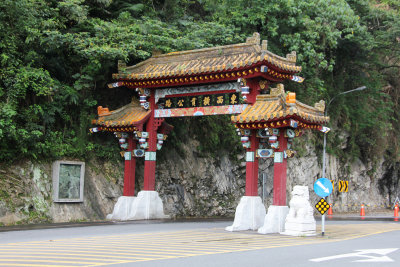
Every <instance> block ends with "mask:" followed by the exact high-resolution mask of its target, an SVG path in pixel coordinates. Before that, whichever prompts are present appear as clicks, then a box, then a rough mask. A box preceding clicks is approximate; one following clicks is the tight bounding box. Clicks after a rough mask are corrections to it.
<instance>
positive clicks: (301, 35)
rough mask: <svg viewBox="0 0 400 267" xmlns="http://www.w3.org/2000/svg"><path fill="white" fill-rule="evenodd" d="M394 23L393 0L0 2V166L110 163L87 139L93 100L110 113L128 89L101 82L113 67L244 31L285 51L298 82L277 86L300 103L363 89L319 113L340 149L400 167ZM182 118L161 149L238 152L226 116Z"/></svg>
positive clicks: (110, 152)
mask: <svg viewBox="0 0 400 267" xmlns="http://www.w3.org/2000/svg"><path fill="white" fill-rule="evenodd" d="M399 16H400V15H399V4H398V1H394V0H382V1H373V0H371V1H369V0H357V1H353V0H347V1H346V0H329V1H322V0H308V1H306V0H296V1H294V0H290V1H288V0H271V1H261V0H251V1H249V0H235V1H231V0H229V1H228V0H217V1H211V0H195V1H192V0H190V1H189V0H152V1H149V0H113V1H112V0H63V1H54V0H3V1H1V2H0V151H1V153H0V161H11V160H16V159H19V158H30V159H43V158H46V159H53V158H59V157H77V158H86V157H91V156H92V155H94V154H95V155H96V156H98V157H101V158H105V159H110V158H115V157H117V158H118V157H119V155H118V153H117V151H118V146H117V144H116V141H115V140H114V139H112V138H110V137H109V136H107V135H90V134H88V128H89V127H90V121H91V119H92V118H93V117H94V116H95V114H96V112H95V108H96V106H97V105H103V106H108V107H110V108H118V107H120V106H121V103H126V102H127V99H130V97H131V96H133V94H134V93H133V92H132V91H130V90H127V89H121V88H120V89H113V90H110V89H108V88H107V87H106V83H108V82H110V81H111V80H112V79H111V73H113V72H115V71H116V62H117V60H124V61H126V62H127V63H128V64H129V65H131V64H136V63H138V62H140V61H143V60H144V59H147V58H148V57H150V56H151V54H152V51H153V50H155V49H156V50H160V51H162V52H172V51H180V50H188V49H196V48H203V47H210V46H215V45H225V44H232V43H238V42H242V41H244V40H245V38H246V37H247V36H250V35H251V34H252V33H253V32H255V31H257V32H259V33H260V34H261V37H262V38H263V39H268V49H269V50H270V51H272V52H274V53H276V54H278V55H282V56H284V55H285V54H286V53H289V52H291V51H296V52H297V64H298V65H301V66H302V67H303V71H302V74H301V75H302V76H304V77H305V78H306V80H305V82H304V83H303V84H294V83H288V84H287V85H286V88H287V90H291V91H295V92H296V93H297V96H298V98H299V99H300V100H302V101H304V102H305V103H307V104H312V103H313V102H315V101H317V100H319V99H326V100H330V99H332V98H333V97H334V96H335V95H337V94H338V93H339V92H344V91H346V90H350V89H353V88H356V87H358V86H361V85H366V86H367V87H368V90H367V91H363V92H360V93H354V94H349V95H346V97H339V98H337V99H335V101H334V102H332V104H331V106H330V107H329V115H330V116H331V117H332V118H333V119H334V121H335V122H336V121H337V126H338V128H339V129H345V130H347V131H349V132H350V133H351V134H350V137H349V141H348V144H349V151H346V154H350V155H353V156H354V157H356V156H357V157H358V156H361V157H363V158H365V159H367V158H372V157H378V156H381V155H383V154H384V153H386V152H387V151H389V153H390V155H392V156H391V158H392V159H395V160H400V155H399V152H398V151H399V150H398V143H399V142H398V134H397V132H398V131H399V130H400V129H399V128H400V126H399V124H398V123H397V120H398V119H399V114H398V112H397V110H398V108H399V107H398V103H399V101H398V100H399V93H398V91H399V90H398V89H399V87H400V84H399V81H398V78H396V77H398V74H399V67H400V66H399V64H398V62H399V59H400V53H399V51H400V49H399V43H400V40H399V33H400V19H399ZM182 120H183V121H184V122H183V123H182V121H181V120H180V119H177V120H176V122H173V124H175V130H174V132H173V133H172V134H171V136H170V139H169V140H168V141H167V142H166V143H167V144H168V143H169V142H172V145H174V144H178V143H179V142H183V139H184V138H185V137H184V136H187V135H193V136H195V137H196V138H198V140H200V146H199V148H198V151H199V152H201V153H202V154H204V155H205V154H207V151H208V152H211V153H213V152H215V153H216V151H217V150H216V149H222V150H223V149H228V150H232V151H233V152H234V151H236V149H239V147H240V145H239V144H238V138H237V136H236V135H235V132H234V130H233V128H232V125H231V124H230V122H229V118H227V117H213V116H211V117H209V118H200V119H199V118H194V119H187V120H186V119H182ZM335 124H336V123H335ZM187 125H190V127H189V128H188V127H187ZM193 129H196V131H194V130H193ZM329 136H331V137H330V138H329V141H330V142H332V143H334V142H335V140H337V137H336V136H335V134H331V135H329ZM331 147H335V146H334V145H333V146H331ZM333 152H335V153H338V154H339V153H342V152H340V151H338V150H337V149H336V150H334V151H333ZM115 159H116V158H115Z"/></svg>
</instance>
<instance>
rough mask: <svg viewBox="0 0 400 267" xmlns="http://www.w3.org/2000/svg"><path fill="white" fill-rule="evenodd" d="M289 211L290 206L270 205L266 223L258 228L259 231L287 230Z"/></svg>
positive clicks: (266, 232) (278, 231)
mask: <svg viewBox="0 0 400 267" xmlns="http://www.w3.org/2000/svg"><path fill="white" fill-rule="evenodd" d="M288 213H289V207H288V206H274V205H271V206H269V208H268V213H267V215H265V219H264V225H263V226H262V227H261V228H259V229H258V233H260V234H272V233H280V232H283V231H284V230H285V220H286V216H287V214H288Z"/></svg>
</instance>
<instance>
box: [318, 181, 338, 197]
mask: <svg viewBox="0 0 400 267" xmlns="http://www.w3.org/2000/svg"><path fill="white" fill-rule="evenodd" d="M314 191H315V193H316V194H317V195H318V196H320V197H327V196H329V195H330V194H331V193H332V191H333V187H332V182H331V181H330V180H329V179H327V178H319V179H318V180H317V181H316V182H315V183H314Z"/></svg>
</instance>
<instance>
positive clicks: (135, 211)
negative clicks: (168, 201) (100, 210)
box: [107, 191, 169, 221]
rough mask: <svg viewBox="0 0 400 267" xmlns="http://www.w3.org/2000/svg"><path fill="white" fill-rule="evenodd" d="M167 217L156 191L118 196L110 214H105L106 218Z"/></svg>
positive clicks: (138, 218)
mask: <svg viewBox="0 0 400 267" xmlns="http://www.w3.org/2000/svg"><path fill="white" fill-rule="evenodd" d="M165 218H169V216H168V215H165V214H164V205H163V203H162V200H161V198H160V196H159V195H158V192H156V191H140V192H139V193H138V195H137V197H125V196H121V197H119V198H118V201H117V203H116V204H115V206H114V211H113V213H112V214H108V215H107V219H108V220H119V221H128V220H148V219H165Z"/></svg>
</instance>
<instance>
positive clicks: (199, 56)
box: [114, 33, 301, 80]
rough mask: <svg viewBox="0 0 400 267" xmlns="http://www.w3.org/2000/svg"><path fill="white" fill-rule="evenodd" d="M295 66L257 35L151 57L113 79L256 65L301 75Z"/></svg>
mask: <svg viewBox="0 0 400 267" xmlns="http://www.w3.org/2000/svg"><path fill="white" fill-rule="evenodd" d="M295 63H296V53H295V52H292V53H291V54H288V55H287V56H286V58H283V57H280V56H277V55H275V54H273V53H271V52H269V51H268V50H267V42H266V41H263V42H262V44H261V45H260V37H259V34H258V33H255V34H254V35H253V37H250V38H248V39H247V41H246V43H242V44H234V45H226V46H219V47H212V48H204V49H197V50H190V51H181V52H173V53H169V54H163V55H155V56H153V57H151V58H149V59H147V60H145V61H143V62H141V63H139V64H137V65H135V66H131V67H122V68H119V73H118V74H115V75H114V78H116V79H118V78H124V79H130V80H142V79H146V80H149V79H160V78H169V77H176V76H187V75H197V74H201V73H218V72H226V71H235V70H238V69H242V68H251V67H254V66H256V65H257V66H258V65H268V66H269V67H273V68H275V69H277V70H279V72H282V73H286V74H294V73H297V72H300V71H301V67H300V66H296V65H295Z"/></svg>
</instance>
